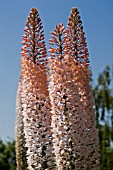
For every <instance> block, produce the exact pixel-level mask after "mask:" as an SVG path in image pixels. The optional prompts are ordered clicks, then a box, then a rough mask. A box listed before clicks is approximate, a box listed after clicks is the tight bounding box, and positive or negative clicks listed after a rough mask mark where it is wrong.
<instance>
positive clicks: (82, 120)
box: [49, 8, 99, 170]
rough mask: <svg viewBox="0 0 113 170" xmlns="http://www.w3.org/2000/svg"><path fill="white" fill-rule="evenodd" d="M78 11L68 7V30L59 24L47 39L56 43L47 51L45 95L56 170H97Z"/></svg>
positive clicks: (91, 108) (95, 138)
mask: <svg viewBox="0 0 113 170" xmlns="http://www.w3.org/2000/svg"><path fill="white" fill-rule="evenodd" d="M78 14H79V13H78V10H77V9H76V8H72V11H71V15H70V17H69V22H68V29H66V30H64V27H63V25H62V24H60V25H59V26H57V27H56V29H55V31H54V32H52V40H50V44H51V45H56V46H54V47H51V48H50V50H49V51H50V53H51V55H52V56H54V57H53V58H54V59H50V68H51V69H50V71H51V75H50V83H49V94H50V100H51V105H52V111H51V114H52V123H51V126H52V131H53V147H54V150H53V152H54V154H55V156H56V165H57V167H58V169H59V170H61V169H77V170H79V169H80V170H81V169H86V170H87V169H92V170H95V169H99V149H98V134H97V129H96V117H95V110H94V101H93V95H92V91H91V87H90V82H89V59H88V50H87V47H86V41H85V38H84V33H83V27H82V22H81V21H80V17H79V15H78ZM76 15H77V16H76ZM64 34H65V35H64ZM62 37H63V38H62ZM62 54H63V55H62Z"/></svg>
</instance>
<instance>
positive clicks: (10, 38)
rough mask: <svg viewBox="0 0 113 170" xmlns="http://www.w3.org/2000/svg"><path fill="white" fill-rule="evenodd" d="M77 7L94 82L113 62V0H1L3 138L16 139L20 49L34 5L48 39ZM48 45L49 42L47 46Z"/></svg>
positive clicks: (0, 110)
mask: <svg viewBox="0 0 113 170" xmlns="http://www.w3.org/2000/svg"><path fill="white" fill-rule="evenodd" d="M74 6H76V7H78V9H79V11H80V15H81V18H82V22H83V26H84V31H85V35H86V38H87V43H88V50H89V53H90V61H91V67H92V71H93V78H94V84H95V83H96V79H97V77H98V74H99V73H100V72H102V71H103V69H104V68H105V66H106V65H107V64H111V63H113V0H56V1H55V0H10V1H8V0H1V2H0V137H1V138H2V139H5V140H6V139H7V137H10V138H14V128H15V99H16V90H17V84H18V77H19V71H20V48H21V41H22V34H23V33H24V31H23V30H24V27H25V22H26V19H27V16H28V14H29V11H30V9H31V8H32V7H36V8H37V9H38V10H39V14H40V17H41V19H42V22H43V25H44V29H45V36H46V42H48V40H49V38H50V31H53V30H54V28H55V25H57V24H59V23H60V22H62V23H63V24H64V25H65V26H66V23H67V20H68V16H69V13H70V11H71V8H72V7H74ZM47 46H48V45H47Z"/></svg>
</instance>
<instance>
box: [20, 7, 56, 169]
mask: <svg viewBox="0 0 113 170" xmlns="http://www.w3.org/2000/svg"><path fill="white" fill-rule="evenodd" d="M22 44H23V47H22V48H21V50H22V52H21V55H22V57H21V82H22V90H21V101H22V105H21V106H22V116H23V124H24V133H25V142H26V144H25V146H26V147H27V163H28V169H30V170H32V169H41V170H43V169H44V170H45V169H51V167H53V166H54V165H53V162H54V161H53V158H54V156H53V155H52V148H51V127H50V121H51V118H50V101H49V94H48V89H47V78H46V71H45V70H46V63H47V61H46V56H47V53H46V47H45V42H44V33H43V26H42V22H41V19H40V17H39V14H38V11H37V10H36V9H35V8H32V9H31V11H30V15H29V16H28V20H27V22H26V28H25V34H24V35H23V41H22Z"/></svg>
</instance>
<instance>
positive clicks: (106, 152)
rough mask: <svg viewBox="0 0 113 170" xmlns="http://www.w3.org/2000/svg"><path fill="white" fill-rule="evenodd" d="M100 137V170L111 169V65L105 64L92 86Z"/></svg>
mask: <svg viewBox="0 0 113 170" xmlns="http://www.w3.org/2000/svg"><path fill="white" fill-rule="evenodd" d="M94 96H95V104H96V113H97V123H98V130H99V139H100V153H101V166H100V170H106V169H107V170H112V169H113V65H111V66H106V68H105V69H104V71H103V72H102V73H101V74H100V75H99V77H98V81H97V85H96V86H95V87H94Z"/></svg>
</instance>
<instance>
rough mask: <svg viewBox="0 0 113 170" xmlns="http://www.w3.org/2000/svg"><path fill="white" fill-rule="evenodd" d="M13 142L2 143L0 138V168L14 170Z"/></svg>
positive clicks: (0, 169) (1, 169)
mask: <svg viewBox="0 0 113 170" xmlns="http://www.w3.org/2000/svg"><path fill="white" fill-rule="evenodd" d="M15 169H16V159H15V142H14V141H8V142H7V143H4V142H3V141H2V140H0V170H15Z"/></svg>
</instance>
